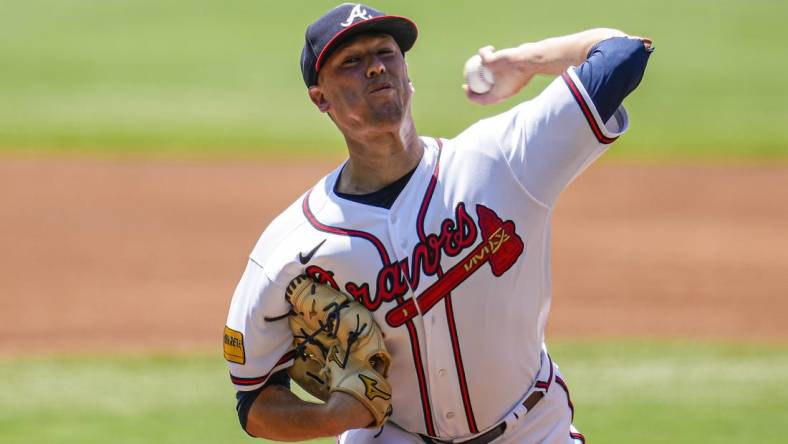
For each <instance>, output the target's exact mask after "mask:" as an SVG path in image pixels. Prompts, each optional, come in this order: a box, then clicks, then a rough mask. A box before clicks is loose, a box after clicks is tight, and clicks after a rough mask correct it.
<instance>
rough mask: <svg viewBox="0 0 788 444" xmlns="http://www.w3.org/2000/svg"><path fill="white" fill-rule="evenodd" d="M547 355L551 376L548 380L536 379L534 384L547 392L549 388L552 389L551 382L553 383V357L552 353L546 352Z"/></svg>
mask: <svg viewBox="0 0 788 444" xmlns="http://www.w3.org/2000/svg"><path fill="white" fill-rule="evenodd" d="M545 355H547V362H548V364H549V365H550V376H548V377H547V381H536V384H534V386H535V387H537V388H540V389H544V391H545V393H546V392H547V391H548V390H550V384H552V382H553V358H551V357H550V355H549V354H547V353H545Z"/></svg>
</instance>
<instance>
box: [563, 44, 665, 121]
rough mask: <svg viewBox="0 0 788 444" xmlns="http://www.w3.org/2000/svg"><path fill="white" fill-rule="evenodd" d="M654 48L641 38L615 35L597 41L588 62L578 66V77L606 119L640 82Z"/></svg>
mask: <svg viewBox="0 0 788 444" xmlns="http://www.w3.org/2000/svg"><path fill="white" fill-rule="evenodd" d="M653 51H654V48H653V47H650V48H646V46H645V45H644V44H643V42H642V41H641V40H639V39H634V38H627V37H613V38H610V39H607V40H603V41H601V42H599V43H597V44H596V45H594V46H593V47H592V48H591V50H590V51H589V52H588V58H587V59H586V61H585V62H583V63H582V64H581V65H580V66H579V67H578V68H577V71H576V72H577V77H578V78H580V82H581V83H582V84H583V86H584V87H585V89H586V91H587V92H588V95H589V96H591V101H592V102H594V106H595V107H596V109H597V111H598V112H599V117H601V118H602V121H603V122H607V121H608V119H610V117H611V116H613V113H615V112H616V109H618V107H619V106H621V103H622V102H623V101H624V98H626V96H627V95H629V93H631V92H632V91H634V89H635V88H637V86H638V85H639V84H640V80H641V79H642V78H643V73H644V72H645V70H646V64H647V63H648V59H649V56H650V55H651V53H652V52H653Z"/></svg>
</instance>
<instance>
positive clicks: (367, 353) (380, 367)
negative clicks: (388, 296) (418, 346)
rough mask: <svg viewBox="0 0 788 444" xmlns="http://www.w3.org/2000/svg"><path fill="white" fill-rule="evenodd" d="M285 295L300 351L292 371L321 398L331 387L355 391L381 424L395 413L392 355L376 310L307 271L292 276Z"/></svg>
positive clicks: (295, 344) (296, 346)
mask: <svg viewBox="0 0 788 444" xmlns="http://www.w3.org/2000/svg"><path fill="white" fill-rule="evenodd" d="M285 298H286V299H287V301H288V302H290V304H291V305H292V309H291V311H290V313H289V315H288V323H289V326H290V330H291V331H292V332H293V345H294V347H295V350H296V354H297V357H296V359H295V363H294V364H293V366H292V367H291V368H290V369H289V370H288V374H289V375H290V377H291V378H292V379H293V380H294V381H296V383H298V384H299V385H300V386H301V387H302V388H304V389H305V390H306V391H307V392H309V393H310V394H312V395H313V396H315V397H317V398H319V399H323V400H325V399H327V398H328V396H329V394H330V393H331V392H333V391H343V392H345V393H348V394H351V395H353V396H354V397H355V398H356V399H358V400H359V401H361V402H362V403H363V404H364V405H365V406H366V407H367V408H368V409H369V410H370V412H372V414H373V416H374V417H375V419H376V421H377V422H378V425H380V424H383V422H385V420H386V418H388V416H389V415H390V413H391V412H390V408H391V402H390V399H391V388H390V386H389V385H388V382H386V379H385V378H386V376H387V375H388V370H389V366H390V364H391V355H390V354H389V352H388V350H386V345H385V343H384V341H383V332H382V331H381V329H380V327H379V326H378V325H377V323H376V322H375V320H374V319H373V318H372V313H370V312H369V310H367V309H366V308H365V307H364V306H363V305H361V304H360V303H358V302H356V301H355V300H353V298H351V297H350V296H348V295H346V294H344V293H342V292H340V291H337V290H335V289H334V288H333V287H331V286H328V285H325V284H319V283H316V282H315V281H313V280H312V279H311V278H309V277H308V276H304V275H302V276H298V277H296V278H295V279H293V280H292V281H291V282H290V285H288V287H287V291H286V292H285ZM338 356H341V359H339V358H338ZM331 357H333V358H334V361H333V364H332V363H331V359H330V358H331ZM375 387H380V390H381V392H380V393H378V392H377V391H376V390H375Z"/></svg>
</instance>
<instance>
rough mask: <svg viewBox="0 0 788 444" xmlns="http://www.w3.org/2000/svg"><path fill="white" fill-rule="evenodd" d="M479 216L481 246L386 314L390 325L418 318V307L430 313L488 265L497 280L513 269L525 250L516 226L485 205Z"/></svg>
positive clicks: (478, 210)
mask: <svg viewBox="0 0 788 444" xmlns="http://www.w3.org/2000/svg"><path fill="white" fill-rule="evenodd" d="M476 214H477V215H478V216H479V228H480V229H481V233H482V242H481V243H480V244H479V245H477V246H476V248H474V249H473V251H471V252H470V253H469V254H468V255H467V256H465V257H464V258H462V259H461V260H460V261H459V262H457V263H456V264H455V265H454V266H453V267H451V268H450V269H449V270H448V271H447V272H446V273H445V274H444V275H443V277H441V278H440V279H438V280H437V281H435V282H434V283H433V284H432V285H430V286H429V287H428V288H427V289H426V290H424V292H423V293H422V294H420V295H419V296H418V297H417V298H416V299H408V300H407V301H405V302H404V303H402V304H400V305H399V306H397V307H395V308H393V309H391V310H390V311H389V312H388V313H386V321H388V323H389V325H391V326H393V327H399V326H400V325H402V324H404V323H406V322H408V321H409V320H411V319H412V318H414V317H415V316H416V315H417V314H418V311H417V310H416V304H419V309H420V310H421V312H422V313H426V312H428V311H430V309H431V308H432V307H434V306H435V304H437V303H438V302H440V300H441V299H443V298H444V297H446V296H447V295H448V294H449V293H451V292H452V291H454V289H455V288H457V287H458V286H459V285H460V284H461V283H463V281H465V280H466V279H468V277H470V275H472V274H473V273H475V272H476V271H477V270H478V269H479V268H481V266H482V265H483V264H485V263H487V262H489V263H490V269H492V273H493V275H494V276H496V277H498V276H501V275H502V274H504V273H505V272H506V270H508V269H509V268H511V267H512V265H514V263H515V262H516V261H517V258H518V257H520V255H521V254H522V252H523V249H524V244H523V240H522V239H521V238H520V236H518V235H517V233H516V232H515V227H514V222H512V221H510V220H507V221H506V222H504V221H502V220H501V218H500V217H498V215H497V214H495V212H494V211H493V210H491V209H489V208H487V207H485V206H484V205H476Z"/></svg>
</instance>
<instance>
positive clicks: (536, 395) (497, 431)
mask: <svg viewBox="0 0 788 444" xmlns="http://www.w3.org/2000/svg"><path fill="white" fill-rule="evenodd" d="M543 397H544V392H542V391H535V392H533V393H531V394H530V395H528V397H527V398H525V401H523V402H522V406H523V407H525V408H526V409H527V410H528V411H530V410H531V409H532V408H534V406H535V405H536V403H537V402H539V400H541V399H542V398H543ZM526 413H527V412H526ZM515 417H517V419H520V417H519V416H517V414H516V413H515ZM505 431H506V421H501V422H500V423H498V425H496V426H494V427H493V428H491V429H490V430H488V431H486V432H484V433H482V434H481V435H479V436H475V437H473V438H471V439H468V440H465V441H446V440H443V439H439V438H433V437H431V436H427V435H422V434H419V436H420V437H421V439H422V440H423V441H424V442H425V443H426V444H487V443H490V442H492V441H493V440H495V438H498V437H499V436H501V435H503V433H504V432H505Z"/></svg>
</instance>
